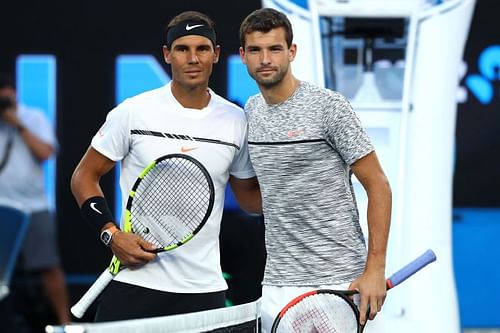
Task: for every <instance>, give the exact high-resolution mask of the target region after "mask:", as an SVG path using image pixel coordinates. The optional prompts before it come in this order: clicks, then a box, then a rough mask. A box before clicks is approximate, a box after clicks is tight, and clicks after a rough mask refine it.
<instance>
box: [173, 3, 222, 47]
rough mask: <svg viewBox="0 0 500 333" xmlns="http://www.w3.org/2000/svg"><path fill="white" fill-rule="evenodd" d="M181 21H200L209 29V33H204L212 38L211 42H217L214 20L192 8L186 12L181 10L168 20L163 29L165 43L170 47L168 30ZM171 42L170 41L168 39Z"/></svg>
mask: <svg viewBox="0 0 500 333" xmlns="http://www.w3.org/2000/svg"><path fill="white" fill-rule="evenodd" d="M183 22H196V23H202V24H205V25H206V28H207V29H208V30H211V33H209V34H205V35H206V36H205V37H207V38H209V39H211V40H212V43H213V44H214V48H215V45H216V43H217V41H216V40H215V39H216V32H215V22H214V21H213V20H212V19H211V18H210V17H209V16H208V15H206V14H203V13H200V12H197V11H194V10H189V11H186V12H182V13H180V14H178V15H176V16H175V17H174V18H172V19H171V20H170V22H168V24H167V28H166V29H165V38H166V43H165V44H166V45H167V46H168V47H170V45H168V44H169V41H168V38H167V37H168V35H169V34H168V32H169V30H171V29H172V28H174V29H175V28H176V26H177V25H179V24H180V23H183ZM170 42H171V41H170Z"/></svg>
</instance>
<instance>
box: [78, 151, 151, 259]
mask: <svg viewBox="0 0 500 333" xmlns="http://www.w3.org/2000/svg"><path fill="white" fill-rule="evenodd" d="M114 166H115V162H114V161H112V160H110V159H109V158H107V157H106V156H104V155H102V154H101V153H99V152H98V151H97V150H95V149H94V148H92V147H90V148H89V149H88V150H87V152H86V153H85V155H83V158H82V159H81V161H80V163H79V164H78V166H77V167H76V169H75V171H74V172H73V176H72V177H71V191H72V192H73V196H74V197H75V199H76V201H77V203H78V206H80V207H82V205H83V203H84V202H85V201H86V200H87V199H89V198H92V197H104V194H103V192H102V189H101V186H100V185H99V181H100V179H101V177H102V176H104V175H105V174H107V173H108V172H109V171H110V170H111V169H112V168H113V167H114ZM114 224H115V222H114V221H113V220H110V221H108V222H107V223H106V224H105V225H104V226H103V227H102V228H101V230H100V231H103V230H105V229H107V228H109V227H111V226H113V225H114ZM154 249H155V246H154V245H152V244H150V243H148V242H146V241H145V240H144V239H142V238H141V237H139V236H137V235H134V234H131V233H125V232H120V231H118V232H116V233H115V234H114V235H113V241H112V243H111V250H112V251H113V253H114V254H115V255H116V256H117V257H118V259H120V262H121V263H122V264H123V265H125V266H138V265H142V264H145V263H146V262H148V261H151V260H153V259H154V258H155V257H156V255H155V254H153V253H150V252H147V251H151V250H154Z"/></svg>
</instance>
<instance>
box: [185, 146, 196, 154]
mask: <svg viewBox="0 0 500 333" xmlns="http://www.w3.org/2000/svg"><path fill="white" fill-rule="evenodd" d="M195 149H198V147H184V146H182V147H181V152H183V153H187V152H188V151H191V150H195Z"/></svg>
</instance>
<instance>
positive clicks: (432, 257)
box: [271, 249, 436, 333]
mask: <svg viewBox="0 0 500 333" xmlns="http://www.w3.org/2000/svg"><path fill="white" fill-rule="evenodd" d="M434 261H436V254H435V253H434V251H432V250H431V249H428V250H426V251H425V252H424V253H423V254H422V255H420V256H419V257H417V258H416V259H414V260H412V261H411V262H410V263H408V264H407V265H406V266H404V267H403V268H401V269H399V270H398V271H397V272H395V273H394V274H392V275H391V276H390V277H389V278H388V279H387V280H386V287H387V290H390V289H392V288H394V287H395V286H397V285H399V284H401V283H402V282H403V281H405V280H406V279H408V278H409V277H410V276H412V275H413V274H415V273H416V272H418V271H420V270H421V269H422V268H424V267H425V266H427V265H428V264H430V263H432V262H434ZM318 294H334V295H335V296H338V297H340V298H342V299H343V300H344V301H346V302H347V303H348V304H349V306H350V307H351V308H352V310H353V311H354V313H355V315H356V321H357V326H358V331H357V333H362V332H363V330H364V327H365V325H361V324H360V322H359V309H358V307H357V306H356V304H355V303H354V302H353V301H352V299H351V296H353V295H355V294H358V291H357V290H333V289H315V290H311V291H308V292H305V293H303V294H301V295H299V296H297V297H295V298H294V299H292V300H291V301H290V302H288V303H287V304H286V305H285V306H284V307H283V309H282V310H281V311H280V312H279V313H278V315H277V316H276V318H275V319H274V322H273V325H272V328H271V333H276V332H277V331H278V328H279V323H280V322H281V319H282V318H283V317H284V316H285V314H286V313H287V311H288V310H289V309H291V308H292V307H294V306H295V305H297V304H298V303H300V302H301V301H303V300H304V299H306V298H307V297H311V296H314V295H318ZM365 324H366V323H365Z"/></svg>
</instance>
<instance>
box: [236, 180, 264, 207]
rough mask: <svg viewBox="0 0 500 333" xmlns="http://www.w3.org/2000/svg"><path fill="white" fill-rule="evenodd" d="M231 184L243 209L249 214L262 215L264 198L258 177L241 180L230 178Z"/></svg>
mask: <svg viewBox="0 0 500 333" xmlns="http://www.w3.org/2000/svg"><path fill="white" fill-rule="evenodd" d="M229 184H230V185H231V189H232V190H233V194H234V196H235V197H236V200H237V201H238V203H239V205H240V208H241V209H243V210H244V211H245V212H247V213H253V214H262V198H261V196H260V187H259V182H258V181H257V177H252V178H248V179H239V178H235V177H233V176H230V177H229Z"/></svg>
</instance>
